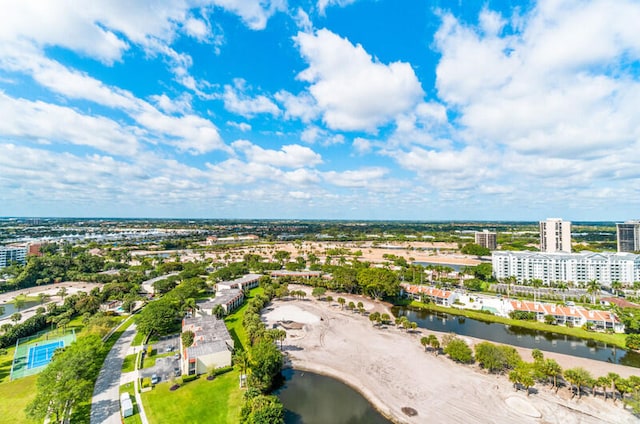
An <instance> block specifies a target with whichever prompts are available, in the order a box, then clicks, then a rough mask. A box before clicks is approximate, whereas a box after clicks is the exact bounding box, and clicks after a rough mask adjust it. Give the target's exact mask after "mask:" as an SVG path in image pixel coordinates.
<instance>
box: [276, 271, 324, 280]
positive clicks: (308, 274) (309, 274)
mask: <svg viewBox="0 0 640 424" xmlns="http://www.w3.org/2000/svg"><path fill="white" fill-rule="evenodd" d="M271 276H272V277H273V278H280V277H291V278H305V279H307V280H308V279H310V278H314V277H321V276H322V271H288V270H286V269H281V270H278V271H271Z"/></svg>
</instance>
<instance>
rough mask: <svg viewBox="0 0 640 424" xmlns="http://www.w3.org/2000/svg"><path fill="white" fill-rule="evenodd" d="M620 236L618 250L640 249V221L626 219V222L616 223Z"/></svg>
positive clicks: (631, 251) (634, 250)
mask: <svg viewBox="0 0 640 424" xmlns="http://www.w3.org/2000/svg"><path fill="white" fill-rule="evenodd" d="M616 235H617V236H618V252H630V253H633V252H638V251H640V221H626V222H625V223H624V224H616Z"/></svg>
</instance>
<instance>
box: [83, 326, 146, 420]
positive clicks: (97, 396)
mask: <svg viewBox="0 0 640 424" xmlns="http://www.w3.org/2000/svg"><path fill="white" fill-rule="evenodd" d="M135 334H136V324H135V323H134V324H131V325H130V326H129V328H127V329H126V330H125V332H124V333H122V335H121V336H120V338H119V339H118V341H117V342H116V343H115V344H114V345H113V347H112V348H111V351H109V354H108V355H107V358H106V359H105V360H104V363H103V364H102V369H101V370H100V374H98V380H97V381H96V385H95V387H94V389H93V399H92V400H91V424H103V423H106V424H121V423H122V419H121V418H120V394H119V389H120V374H121V373H122V362H123V361H124V357H125V355H126V354H127V350H128V349H129V347H130V346H131V342H132V341H133V336H134V335H135Z"/></svg>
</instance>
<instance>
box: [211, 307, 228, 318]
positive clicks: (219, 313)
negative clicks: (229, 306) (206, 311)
mask: <svg viewBox="0 0 640 424" xmlns="http://www.w3.org/2000/svg"><path fill="white" fill-rule="evenodd" d="M212 312H213V315H215V316H216V318H218V319H222V318H224V316H225V315H226V314H227V313H226V311H225V310H224V307H223V306H222V305H216V306H215V307H214V308H213V310H212Z"/></svg>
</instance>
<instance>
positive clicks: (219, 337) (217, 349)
mask: <svg viewBox="0 0 640 424" xmlns="http://www.w3.org/2000/svg"><path fill="white" fill-rule="evenodd" d="M186 331H192V332H193V333H194V339H193V344H192V345H191V346H189V347H187V348H183V349H182V360H181V367H182V373H183V374H187V375H193V374H204V373H206V372H207V370H208V369H209V368H222V367H227V366H230V365H231V354H232V352H233V348H234V343H233V338H231V335H230V334H229V331H228V330H227V327H226V325H225V324H224V321H222V320H219V319H217V318H216V317H215V316H211V315H201V316H197V317H193V318H184V319H183V320H182V332H183V333H184V332H186Z"/></svg>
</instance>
